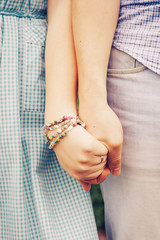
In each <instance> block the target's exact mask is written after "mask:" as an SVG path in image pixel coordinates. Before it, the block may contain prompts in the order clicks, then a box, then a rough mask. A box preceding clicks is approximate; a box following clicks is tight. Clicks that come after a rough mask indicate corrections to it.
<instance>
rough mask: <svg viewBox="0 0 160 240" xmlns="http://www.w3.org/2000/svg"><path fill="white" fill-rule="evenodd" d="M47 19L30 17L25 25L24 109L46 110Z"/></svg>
mask: <svg viewBox="0 0 160 240" xmlns="http://www.w3.org/2000/svg"><path fill="white" fill-rule="evenodd" d="M46 31H47V24H46V20H42V19H29V20H28V21H27V24H26V26H25V27H24V38H25V46H24V49H25V59H24V65H25V66H24V67H25V69H24V86H23V110H25V111H38V112H44V110H45V39H46Z"/></svg>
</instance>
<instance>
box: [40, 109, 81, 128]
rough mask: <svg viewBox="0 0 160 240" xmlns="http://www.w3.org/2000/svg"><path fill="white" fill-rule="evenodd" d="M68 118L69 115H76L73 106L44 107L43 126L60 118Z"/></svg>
mask: <svg viewBox="0 0 160 240" xmlns="http://www.w3.org/2000/svg"><path fill="white" fill-rule="evenodd" d="M64 115H65V116H70V115H77V109H76V107H73V106H67V105H63V106H59V105H55V106H53V107H52V108H49V107H48V106H46V109H45V124H46V123H50V122H53V121H54V120H57V119H59V118H60V117H61V116H64Z"/></svg>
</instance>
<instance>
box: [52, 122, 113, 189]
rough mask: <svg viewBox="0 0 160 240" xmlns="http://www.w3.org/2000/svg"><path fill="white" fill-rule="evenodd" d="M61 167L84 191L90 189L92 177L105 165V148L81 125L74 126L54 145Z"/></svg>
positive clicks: (99, 172) (94, 177)
mask: <svg viewBox="0 0 160 240" xmlns="http://www.w3.org/2000/svg"><path fill="white" fill-rule="evenodd" d="M54 150H55V153H56V155H57V158H58V161H59V163H60V165H61V166H62V168H63V169H64V170H65V171H66V172H67V173H69V175H71V176H72V177H73V178H76V179H77V180H78V181H79V182H80V183H81V184H82V186H83V188H84V190H85V191H88V190H90V187H91V183H92V179H96V178H98V176H99V175H100V174H101V173H102V172H103V170H104V169H105V166H106V159H105V160H104V161H103V162H101V156H105V155H107V152H108V150H107V148H106V147H105V146H104V145H103V144H102V143H100V142H99V141H98V140H96V138H95V137H93V136H92V135H91V134H89V133H88V132H87V131H86V130H85V129H84V128H82V127H81V126H76V127H74V128H73V129H72V130H71V131H70V132H68V133H67V136H66V137H65V138H64V139H63V140H62V141H61V142H59V143H58V144H57V145H56V146H55V147H54Z"/></svg>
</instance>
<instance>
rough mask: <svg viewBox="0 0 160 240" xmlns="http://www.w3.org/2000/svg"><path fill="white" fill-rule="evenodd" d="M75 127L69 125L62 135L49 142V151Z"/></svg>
mask: <svg viewBox="0 0 160 240" xmlns="http://www.w3.org/2000/svg"><path fill="white" fill-rule="evenodd" d="M74 127H75V126H74V125H73V124H71V125H70V126H69V127H68V129H66V130H65V131H64V132H62V134H61V135H60V136H59V137H58V138H57V139H56V140H53V141H51V143H50V145H49V149H52V148H54V147H55V146H56V144H57V143H58V142H60V140H61V139H62V138H63V137H65V136H66V134H67V132H69V131H70V130H72V129H73V128H74Z"/></svg>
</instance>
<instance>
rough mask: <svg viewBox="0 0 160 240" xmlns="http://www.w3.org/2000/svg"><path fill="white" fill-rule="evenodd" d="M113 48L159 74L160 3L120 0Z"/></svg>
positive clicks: (156, 0) (149, 0) (152, 0)
mask: <svg viewBox="0 0 160 240" xmlns="http://www.w3.org/2000/svg"><path fill="white" fill-rule="evenodd" d="M113 46H114V47H116V48H117V49H119V50H122V51H124V52H126V53H128V54H129V55H131V56H132V57H134V58H135V59H137V60H138V61H139V62H141V63H142V64H144V65H145V66H147V67H148V68H149V69H151V70H152V71H154V72H156V73H158V74H160V1H159V0H121V8H120V15H119V21H118V25H117V29H116V32H115V37H114V41H113Z"/></svg>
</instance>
